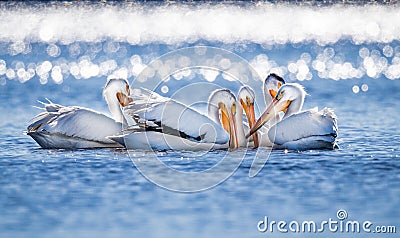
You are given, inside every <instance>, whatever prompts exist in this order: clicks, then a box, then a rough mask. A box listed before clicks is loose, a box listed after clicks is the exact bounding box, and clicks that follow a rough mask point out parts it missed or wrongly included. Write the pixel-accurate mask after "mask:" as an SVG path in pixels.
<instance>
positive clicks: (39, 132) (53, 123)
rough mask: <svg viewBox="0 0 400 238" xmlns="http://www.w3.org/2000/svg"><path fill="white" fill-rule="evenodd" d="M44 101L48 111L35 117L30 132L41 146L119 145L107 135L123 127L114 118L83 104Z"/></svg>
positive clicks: (68, 147) (83, 146)
mask: <svg viewBox="0 0 400 238" xmlns="http://www.w3.org/2000/svg"><path fill="white" fill-rule="evenodd" d="M44 105H45V107H44V109H45V111H44V112H42V113H40V114H39V115H37V116H36V117H34V118H33V119H32V123H31V124H30V125H29V126H28V133H27V134H28V135H30V136H31V137H32V138H33V139H34V140H35V141H36V142H37V143H38V144H39V145H40V146H41V147H42V148H58V149H59V148H65V149H81V148H100V147H120V145H119V144H118V143H115V142H114V141H112V140H110V139H108V138H106V137H107V136H110V135H115V134H118V133H119V132H120V131H121V130H122V124H121V123H118V122H115V121H114V120H113V119H112V118H110V117H108V116H106V115H104V114H102V113H99V112H96V111H93V110H91V109H87V108H83V107H66V106H61V105H58V104H54V103H48V104H44Z"/></svg>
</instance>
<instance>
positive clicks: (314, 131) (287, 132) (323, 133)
mask: <svg viewBox="0 0 400 238" xmlns="http://www.w3.org/2000/svg"><path fill="white" fill-rule="evenodd" d="M337 132H338V126H337V119H336V115H335V114H334V112H333V110H332V109H329V108H324V109H322V110H321V111H318V109H311V110H306V111H301V112H299V113H296V114H293V115H291V116H289V117H287V118H285V119H284V120H282V121H280V122H278V123H277V124H275V125H274V126H272V127H271V128H270V130H269V131H268V137H269V139H270V141H273V142H274V144H275V145H274V147H275V148H281V149H282V148H287V149H296V150H307V149H333V148H335V147H336V146H337V145H336V137H337Z"/></svg>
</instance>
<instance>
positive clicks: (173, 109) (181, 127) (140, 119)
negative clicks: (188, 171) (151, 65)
mask: <svg viewBox="0 0 400 238" xmlns="http://www.w3.org/2000/svg"><path fill="white" fill-rule="evenodd" d="M141 91H142V92H141V93H140V94H138V95H135V96H134V100H133V103H131V104H130V105H129V106H127V107H124V113H125V115H127V116H130V117H132V118H133V119H134V120H135V122H136V124H135V125H134V126H133V127H131V128H129V129H128V130H125V131H123V132H122V133H121V134H120V135H115V136H110V137H109V138H110V139H112V140H114V141H116V142H118V143H120V144H121V145H124V146H125V147H126V148H127V149H144V150H147V149H156V150H208V149H221V148H227V147H237V143H238V142H237V139H236V128H235V127H234V125H235V123H234V120H235V117H234V115H233V113H234V112H235V110H236V109H235V105H233V103H232V101H230V100H229V98H224V97H223V95H222V94H221V93H213V94H212V95H211V96H210V101H212V102H218V103H217V104H215V105H216V106H215V107H214V106H211V107H209V113H210V117H211V118H210V117H208V116H205V115H203V114H201V113H199V112H198V111H196V110H194V109H192V108H190V107H188V106H186V105H184V104H182V103H180V102H178V101H175V100H173V99H170V98H165V97H162V96H160V95H158V94H157V93H155V92H151V91H149V90H147V89H142V90H141ZM233 102H235V101H234V100H233ZM213 105H214V104H213ZM219 111H220V112H221V114H222V118H223V119H222V122H223V123H222V126H221V124H220V123H219V121H218V120H217V117H218V112H219ZM224 128H225V129H226V130H227V131H228V132H229V134H228V133H227V131H225V129H224ZM243 140H244V142H245V137H244V134H243Z"/></svg>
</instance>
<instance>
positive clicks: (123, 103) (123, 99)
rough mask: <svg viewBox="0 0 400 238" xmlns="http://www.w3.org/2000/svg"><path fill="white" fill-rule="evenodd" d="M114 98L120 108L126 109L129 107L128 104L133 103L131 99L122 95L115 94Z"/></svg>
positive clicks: (119, 93)
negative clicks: (115, 97)
mask: <svg viewBox="0 0 400 238" xmlns="http://www.w3.org/2000/svg"><path fill="white" fill-rule="evenodd" d="M116 96H117V99H118V102H119V104H120V105H121V106H122V107H126V106H128V105H129V103H131V102H133V99H132V98H131V97H128V96H126V95H125V94H124V93H121V92H117V94H116Z"/></svg>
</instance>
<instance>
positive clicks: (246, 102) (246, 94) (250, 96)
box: [238, 85, 259, 148]
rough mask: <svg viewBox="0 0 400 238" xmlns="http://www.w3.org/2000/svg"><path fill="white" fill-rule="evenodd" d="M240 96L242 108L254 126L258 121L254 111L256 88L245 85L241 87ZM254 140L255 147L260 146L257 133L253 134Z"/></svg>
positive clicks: (250, 123) (250, 124) (251, 125)
mask: <svg viewBox="0 0 400 238" xmlns="http://www.w3.org/2000/svg"><path fill="white" fill-rule="evenodd" d="M238 97H239V101H240V104H241V105H242V108H243V110H244V112H245V114H246V117H247V121H248V122H249V126H250V128H252V127H253V126H254V124H255V123H256V116H255V113H254V101H255V94H254V90H253V89H252V88H251V87H250V86H248V85H243V86H242V87H241V88H240V89H239V93H238ZM253 141H254V147H256V148H257V147H258V146H259V142H258V134H257V133H254V134H253Z"/></svg>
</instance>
